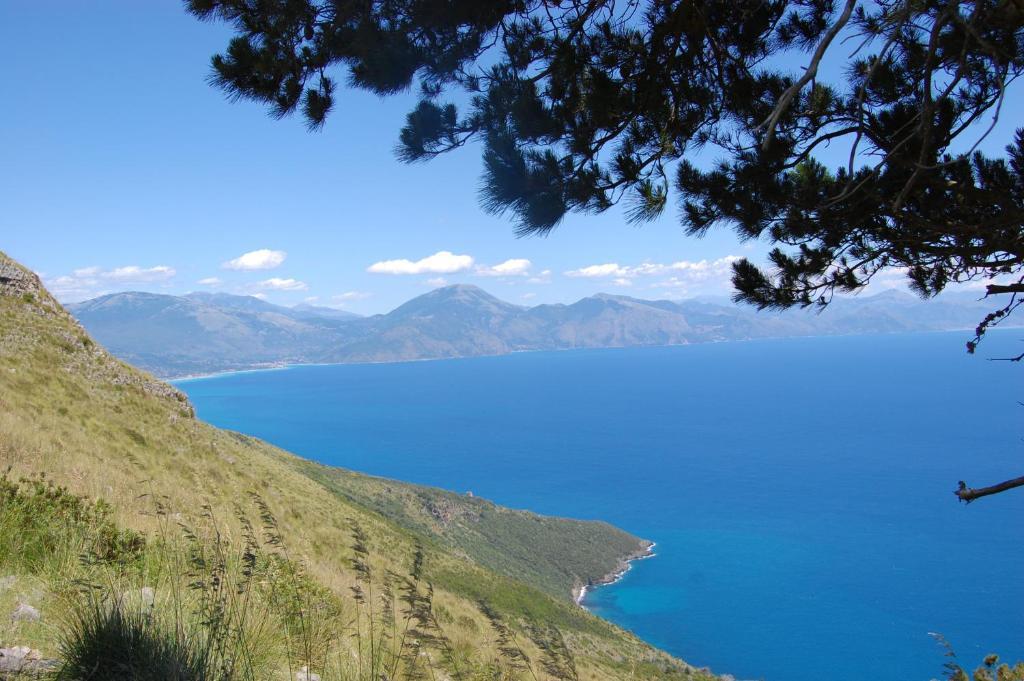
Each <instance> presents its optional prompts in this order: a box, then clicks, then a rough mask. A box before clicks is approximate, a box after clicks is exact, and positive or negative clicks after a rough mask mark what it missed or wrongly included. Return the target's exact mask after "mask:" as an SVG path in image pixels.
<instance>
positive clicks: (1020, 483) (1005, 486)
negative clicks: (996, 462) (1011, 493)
mask: <svg viewBox="0 0 1024 681" xmlns="http://www.w3.org/2000/svg"><path fill="white" fill-rule="evenodd" d="M1015 487H1024V476H1021V477H1019V478H1014V479H1012V480H1007V481H1005V482H1001V483H999V484H998V485H991V486H989V487H978V488H974V487H968V486H967V483H966V482H964V481H963V480H961V481H960V486H959V487H958V489H957V490H956V491H955V492H953V494H955V495H956V496H957V498H958V499H960V501H962V502H964V503H965V504H969V503H971V502H972V501H974V500H975V499H980V498H982V497H987V496H989V495H992V494H999V493H1000V492H1005V491H1006V490H1009V489H1013V488H1015Z"/></svg>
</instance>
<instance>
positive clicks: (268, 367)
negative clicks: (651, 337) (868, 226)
mask: <svg viewBox="0 0 1024 681" xmlns="http://www.w3.org/2000/svg"><path fill="white" fill-rule="evenodd" d="M1001 328H1002V329H1003V330H1005V331H1011V330H1018V329H1022V328H1024V324H1022V325H1021V326H1007V327H1001ZM967 330H969V329H967V328H963V329H958V328H952V329H931V330H919V331H913V330H911V331H884V332H876V333H838V334H831V333H826V334H810V335H798V336H757V337H754V338H730V339H721V340H719V339H715V340H701V341H695V342H692V343H691V342H687V343H668V344H658V345H643V344H641V345H608V346H594V347H589V346H584V347H571V348H544V349H541V348H537V349H516V350H510V351H508V352H504V353H496V354H482V355H475V354H474V355H455V356H451V357H411V358H408V359H382V360H360V361H342V362H267V363H265V364H256V365H253V366H249V367H245V368H241V369H221V370H214V371H208V372H200V373H189V374H182V375H176V376H174V375H171V376H168V375H163V374H160V375H158V374H156V373H154V370H153V369H146V371H148V372H149V373H151V374H153V375H154V376H155V377H156V378H157V379H158V380H161V381H164V382H167V383H172V384H176V383H186V382H189V381H201V380H206V379H211V378H222V377H225V376H232V375H234V374H247V373H257V372H264V371H281V370H284V369H293V368H301V367H322V366H366V365H375V364H406V363H412V362H443V361H449V360H462V359H478V358H486V357H507V356H509V355H516V354H533V353H545V352H575V351H588V350H597V351H601V350H631V349H654V348H685V347H692V346H695V345H712V344H721V343H757V342H763V341H781V340H801V339H819V338H860V337H870V336H898V335H907V334H919V333H920V334H939V333H954V332H960V331H967Z"/></svg>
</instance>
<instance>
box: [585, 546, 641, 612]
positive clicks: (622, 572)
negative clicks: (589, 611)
mask: <svg viewBox="0 0 1024 681" xmlns="http://www.w3.org/2000/svg"><path fill="white" fill-rule="evenodd" d="M655 546H657V544H656V543H655V542H652V541H649V540H647V539H642V540H640V547H639V548H638V549H636V550H635V551H633V552H632V553H630V554H628V555H626V556H624V557H622V558H620V559H619V564H618V565H617V566H616V568H615V569H614V570H612V571H611V572H609V573H608V574H606V575H604V576H603V577H601V578H599V579H589V580H587V583H586V584H580V585H578V586H574V587H573V588H572V599H573V601H575V602H576V605H578V606H580V607H581V608H583V609H586V607H587V606H585V605H583V601H584V600H585V599H586V597H587V593H588V592H590V591H593V590H594V589H596V588H598V587H602V586H611V585H612V584H615V583H616V582H618V581H620V580H621V579H622V578H623V577H625V576H626V573H627V572H629V571H630V570H632V569H633V561H637V560H646V559H647V558H654V557H655V556H656V555H658V554H656V553H655V552H654V547H655Z"/></svg>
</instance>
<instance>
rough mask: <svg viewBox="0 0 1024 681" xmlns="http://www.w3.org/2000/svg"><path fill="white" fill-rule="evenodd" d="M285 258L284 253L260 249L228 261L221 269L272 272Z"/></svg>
mask: <svg viewBox="0 0 1024 681" xmlns="http://www.w3.org/2000/svg"><path fill="white" fill-rule="evenodd" d="M286 257H288V254H287V253H285V252H284V251H272V250H270V249H269V248H261V249H259V250H256V251H249V252H248V253H243V254H242V255H240V256H238V257H237V258H235V259H234V260H228V261H227V262H226V263H224V264H223V265H222V267H223V268H224V269H227V270H272V269H274V268H275V267H277V266H278V265H280V264H281V263H283V262H284V259H285V258H286Z"/></svg>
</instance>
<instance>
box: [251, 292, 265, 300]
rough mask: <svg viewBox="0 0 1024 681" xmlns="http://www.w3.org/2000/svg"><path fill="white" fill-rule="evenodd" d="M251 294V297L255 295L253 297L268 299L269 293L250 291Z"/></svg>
mask: <svg viewBox="0 0 1024 681" xmlns="http://www.w3.org/2000/svg"><path fill="white" fill-rule="evenodd" d="M249 295H250V296H251V297H253V298H259V299H260V300H266V299H267V294H266V293H250V294H249Z"/></svg>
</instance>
